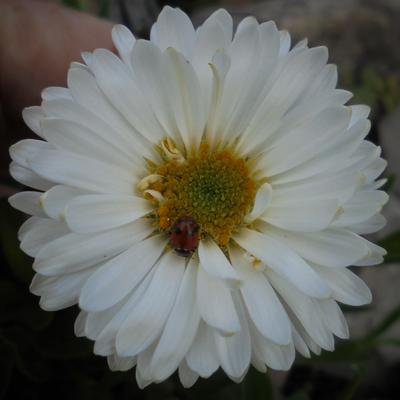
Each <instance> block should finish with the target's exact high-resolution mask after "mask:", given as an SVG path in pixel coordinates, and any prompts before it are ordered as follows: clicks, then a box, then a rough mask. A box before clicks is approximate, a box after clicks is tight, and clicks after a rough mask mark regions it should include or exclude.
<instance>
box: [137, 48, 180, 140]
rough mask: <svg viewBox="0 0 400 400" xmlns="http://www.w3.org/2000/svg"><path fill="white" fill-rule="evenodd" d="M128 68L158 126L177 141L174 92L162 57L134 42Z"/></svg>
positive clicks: (162, 54)
mask: <svg viewBox="0 0 400 400" xmlns="http://www.w3.org/2000/svg"><path fill="white" fill-rule="evenodd" d="M132 65H133V68H134V71H135V76H136V78H137V84H138V86H139V88H140V89H141V92H142V93H143V96H144V98H145V99H146V101H147V102H148V104H149V105H150V106H151V109H152V110H153V112H154V115H155V116H156V118H157V120H158V122H159V123H160V125H161V126H162V127H163V130H164V131H165V132H167V134H168V135H170V136H171V137H173V138H174V139H175V140H176V141H179V137H178V136H177V134H176V133H177V130H178V127H177V125H176V121H175V118H174V117H175V115H174V102H177V101H178V99H175V96H178V93H176V92H175V87H174V85H173V82H172V77H171V70H170V69H169V68H168V66H167V57H166V55H165V54H164V53H162V52H161V51H160V49H159V48H158V47H157V46H156V45H154V44H153V43H151V42H148V41H146V40H138V41H137V43H136V45H135V47H134V49H133V52H132ZM178 143H179V142H178Z"/></svg>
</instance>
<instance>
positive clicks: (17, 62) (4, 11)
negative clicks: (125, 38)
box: [0, 0, 115, 178]
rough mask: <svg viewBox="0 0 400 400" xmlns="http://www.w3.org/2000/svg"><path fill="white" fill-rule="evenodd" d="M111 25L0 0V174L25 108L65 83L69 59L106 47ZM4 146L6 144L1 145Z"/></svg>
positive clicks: (20, 131)
mask: <svg viewBox="0 0 400 400" xmlns="http://www.w3.org/2000/svg"><path fill="white" fill-rule="evenodd" d="M112 26H113V24H112V23H111V22H109V21H104V20H100V19H98V18H96V17H94V16H91V15H88V14H84V13H80V12H77V11H74V10H71V9H67V8H65V7H62V6H60V5H59V4H57V3H56V2H54V1H50V0H48V1H46V0H0V140H1V143H2V145H1V146H0V177H1V178H5V177H6V175H7V174H8V172H7V168H6V166H7V165H8V162H9V158H8V154H7V153H8V147H9V146H10V145H11V144H12V143H14V142H16V141H17V140H19V139H22V138H24V137H27V136H28V135H29V131H28V130H27V128H26V127H25V126H24V124H23V122H22V119H21V111H22V109H23V108H24V107H28V106H32V105H39V104H40V101H41V99H40V93H41V91H42V90H43V89H44V88H45V87H47V86H66V83H67V71H68V67H69V64H70V63H71V61H81V57H80V53H81V52H82V51H92V50H94V49H95V48H99V47H101V48H107V49H110V50H112V51H114V50H115V49H114V47H113V44H112V41H111V29H112ZM4 144H5V145H4Z"/></svg>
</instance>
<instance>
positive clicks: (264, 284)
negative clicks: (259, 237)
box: [230, 247, 291, 344]
mask: <svg viewBox="0 0 400 400" xmlns="http://www.w3.org/2000/svg"><path fill="white" fill-rule="evenodd" d="M230 256H231V259H232V263H233V265H234V267H235V269H236V270H237V271H238V273H239V276H240V277H241V278H242V280H243V285H242V286H241V287H240V291H241V293H242V296H243V300H244V303H245V305H246V307H247V310H248V312H249V315H250V317H251V318H252V320H253V322H254V324H255V325H256V327H257V329H258V330H259V331H260V333H261V334H262V335H263V336H265V337H267V338H268V339H271V340H272V341H273V342H275V343H278V344H288V343H289V342H290V339H291V331H290V323H289V319H288V317H287V315H286V312H285V310H284V309H283V307H282V304H281V303H280V300H279V299H278V297H277V296H276V294H275V292H274V290H273V289H272V287H271V285H270V284H269V282H268V280H267V279H266V277H265V275H264V274H263V273H262V272H260V271H257V270H255V269H254V268H253V266H252V265H251V264H250V263H249V262H248V261H247V260H246V258H245V257H244V255H243V253H242V251H241V250H239V249H238V248H236V247H231V248H230Z"/></svg>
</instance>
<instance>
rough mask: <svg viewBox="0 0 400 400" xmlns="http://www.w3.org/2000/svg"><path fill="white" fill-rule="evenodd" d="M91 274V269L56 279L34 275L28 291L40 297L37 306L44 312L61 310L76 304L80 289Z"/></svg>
mask: <svg viewBox="0 0 400 400" xmlns="http://www.w3.org/2000/svg"><path fill="white" fill-rule="evenodd" d="M92 272H93V270H92V269H87V270H84V271H78V272H76V273H72V274H68V275H63V276H57V277H47V276H42V275H40V274H36V275H35V277H34V279H33V280H32V283H31V286H30V290H31V292H32V293H34V294H36V295H38V296H41V299H40V303H39V304H40V306H41V307H42V308H43V309H44V310H46V311H56V310H61V309H63V308H67V307H70V306H72V305H74V304H76V303H77V302H78V296H79V292H80V290H81V287H82V286H83V285H84V284H85V282H86V280H87V279H88V277H89V276H90V275H91V274H92Z"/></svg>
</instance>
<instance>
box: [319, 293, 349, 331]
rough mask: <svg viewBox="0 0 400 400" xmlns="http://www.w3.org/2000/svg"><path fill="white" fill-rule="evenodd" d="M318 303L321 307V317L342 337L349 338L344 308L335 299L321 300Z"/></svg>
mask: <svg viewBox="0 0 400 400" xmlns="http://www.w3.org/2000/svg"><path fill="white" fill-rule="evenodd" d="M318 305H319V307H320V309H321V313H320V315H321V317H322V318H323V320H324V321H325V325H326V326H327V327H328V329H329V330H330V331H331V332H332V333H333V334H335V335H336V336H337V337H339V338H341V339H348V338H349V327H348V326H347V321H346V319H345V317H344V315H343V312H342V310H341V309H340V308H339V306H338V305H337V303H336V301H335V300H333V299H324V300H319V301H318Z"/></svg>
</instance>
